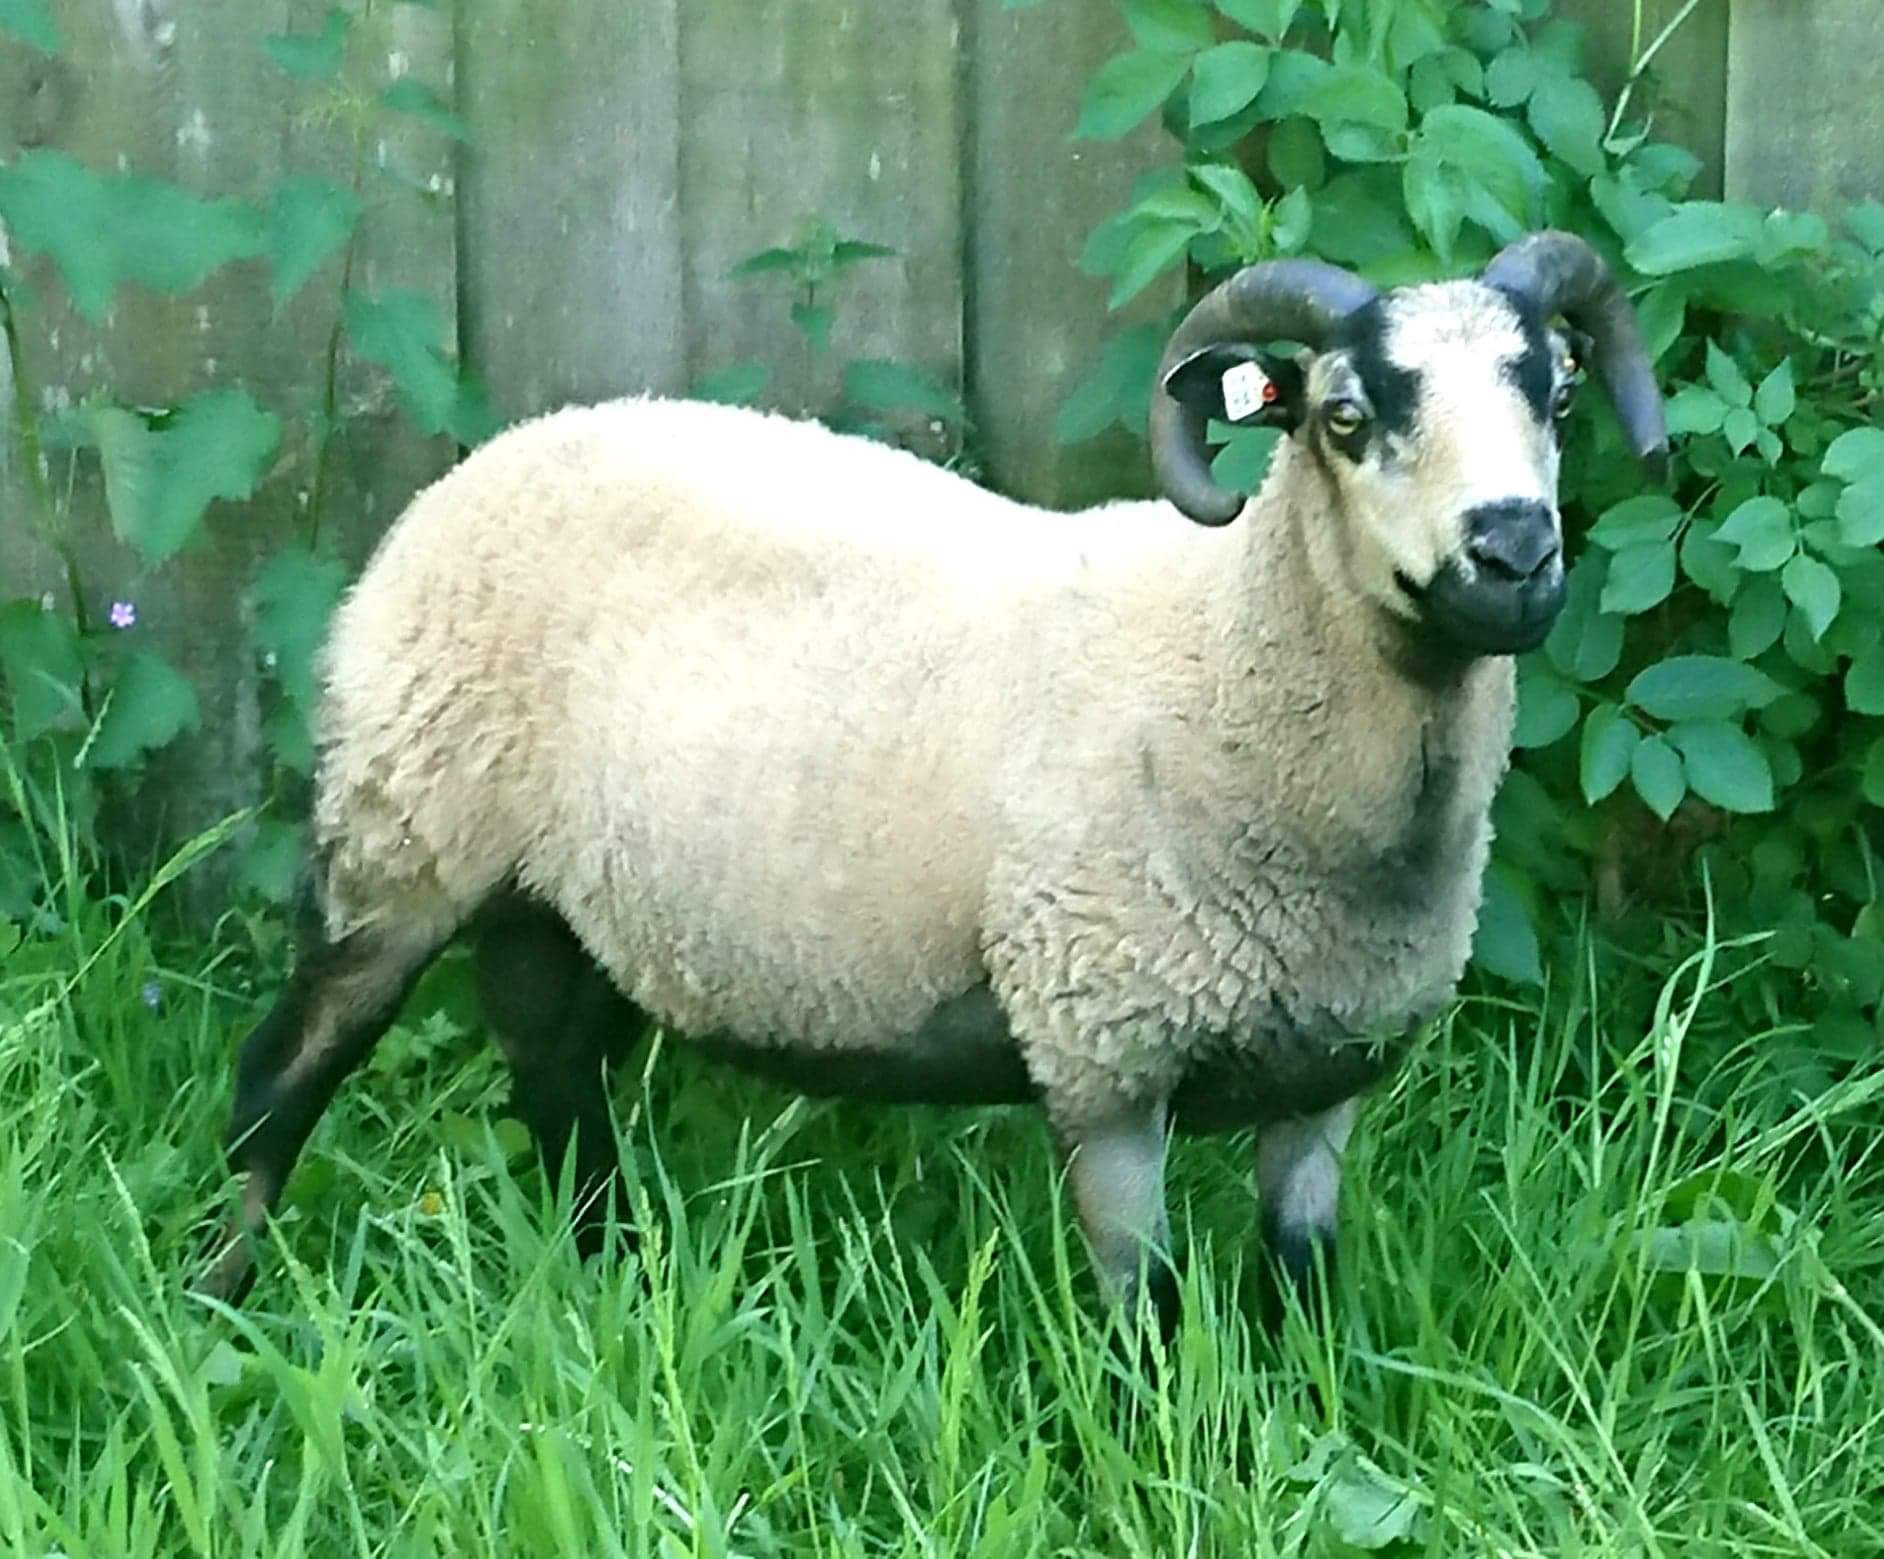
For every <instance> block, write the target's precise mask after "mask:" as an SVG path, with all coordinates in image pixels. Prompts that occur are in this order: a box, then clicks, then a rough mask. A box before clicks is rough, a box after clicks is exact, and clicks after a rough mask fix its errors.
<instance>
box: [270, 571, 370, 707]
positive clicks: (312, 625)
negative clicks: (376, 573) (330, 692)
mask: <svg viewBox="0 0 1884 1559" xmlns="http://www.w3.org/2000/svg"><path fill="white" fill-rule="evenodd" d="M346 583H347V568H346V565H345V564H344V563H341V562H338V561H336V560H335V559H333V558H326V557H319V556H316V555H315V554H314V553H311V552H309V551H308V549H307V548H306V547H304V546H302V545H301V544H300V543H298V542H294V543H290V544H289V545H288V546H286V547H284V548H283V549H282V550H281V551H280V552H278V553H276V554H275V556H274V557H272V558H271V559H269V561H268V564H267V566H266V567H265V568H263V570H262V572H261V573H260V574H259V575H258V576H257V577H256V580H255V588H254V589H253V590H252V591H251V592H250V595H249V602H250V605H251V607H252V609H253V611H254V614H255V647H256V648H257V649H258V650H259V651H261V652H262V654H263V655H264V656H265V657H270V658H271V659H270V670H272V671H273V673H274V676H275V680H276V681H277V682H279V683H280V684H281V688H282V691H283V692H284V693H286V694H287V695H288V697H289V698H291V699H293V700H294V702H295V703H296V704H298V705H299V706H300V707H301V708H302V709H304V710H311V709H313V707H314V703H315V694H316V688H315V682H314V661H315V656H316V654H317V653H318V651H319V649H320V646H321V641H322V639H324V638H325V637H326V634H327V620H328V618H329V617H331V616H332V615H333V610H334V607H335V605H336V604H337V603H338V602H339V600H340V593H341V591H342V590H344V589H345V588H346Z"/></svg>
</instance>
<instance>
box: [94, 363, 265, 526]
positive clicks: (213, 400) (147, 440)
mask: <svg viewBox="0 0 1884 1559" xmlns="http://www.w3.org/2000/svg"><path fill="white" fill-rule="evenodd" d="M83 421H84V425H85V428H86V431H87V433H88V435H89V437H90V441H91V442H92V443H93V444H94V445H95V446H96V447H97V449H98V454H99V460H100V463H101V464H102V465H103V467H104V473H105V500H106V504H107V506H108V507H109V509H110V511H111V524H112V528H113V529H114V530H115V531H116V532H117V533H118V535H119V537H120V538H122V539H123V540H124V541H127V542H129V543H130V544H131V545H132V546H133V547H135V548H136V549H137V551H138V554H139V556H141V557H142V558H143V559H144V561H145V562H147V563H161V562H162V561H163V560H164V559H165V558H168V557H170V556H172V555H173V554H174V553H176V552H178V551H179V550H181V549H182V548H183V547H184V546H186V545H187V544H188V543H189V541H190V539H191V538H192V537H193V536H194V535H195V534H196V530H197V527H198V526H199V525H200V524H201V523H202V520H203V515H204V512H205V511H206V510H207V509H208V507H209V505H210V504H211V503H212V502H214V501H215V500H216V499H218V498H223V499H229V500H232V501H234V500H240V499H243V498H247V497H249V496H251V495H252V494H253V493H254V491H255V488H256V484H257V483H259V482H260V481H261V479H262V475H263V473H264V472H265V471H266V470H267V469H268V461H269V457H270V456H272V455H273V454H274V452H275V446H276V445H277V444H278V443H279V442H280V440H281V420H280V418H278V417H276V416H275V414H274V413H273V412H270V411H265V410H263V408H261V407H260V406H258V405H256V404H255V402H254V401H253V400H251V399H250V398H249V395H248V393H247V392H246V391H244V390H211V391H207V392H206V393H204V394H202V395H198V396H195V397H193V398H192V399H190V400H188V401H186V402H185V403H184V404H183V405H182V406H181V407H179V408H178V409H177V412H176V414H175V415H174V416H173V417H171V418H169V419H168V421H167V422H166V423H165V425H164V426H162V427H160V428H159V427H151V426H149V425H148V424H147V423H146V422H145V421H144V419H143V418H142V417H140V416H138V415H137V414H136V413H135V412H130V411H126V410H124V409H123V408H121V407H117V406H100V407H94V408H93V409H92V410H90V411H89V412H87V413H85V414H84V418H83Z"/></svg>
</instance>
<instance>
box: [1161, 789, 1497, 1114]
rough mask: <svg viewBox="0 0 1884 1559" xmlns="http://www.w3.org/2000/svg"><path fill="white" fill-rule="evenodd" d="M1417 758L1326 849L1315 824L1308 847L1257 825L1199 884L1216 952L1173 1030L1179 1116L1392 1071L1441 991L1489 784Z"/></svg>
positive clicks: (1331, 1099)
mask: <svg viewBox="0 0 1884 1559" xmlns="http://www.w3.org/2000/svg"><path fill="white" fill-rule="evenodd" d="M1418 762H1419V768H1418V771H1417V776H1416V778H1415V779H1414V782H1413V783H1412V784H1410V785H1409V787H1408V789H1407V792H1406V795H1405V799H1404V801H1403V803H1402V804H1401V805H1400V806H1398V807H1395V808H1393V809H1392V811H1391V813H1389V814H1387V815H1385V816H1383V817H1380V818H1378V819H1375V820H1374V822H1375V824H1376V826H1375V827H1374V828H1373V829H1372V830H1371V831H1369V830H1368V829H1365V828H1363V829H1360V830H1357V831H1356V832H1355V833H1354V835H1353V836H1352V837H1351V838H1349V839H1347V840H1344V841H1342V847H1341V848H1340V849H1338V850H1331V849H1330V847H1329V845H1328V844H1327V842H1326V839H1325V837H1324V839H1322V840H1320V841H1317V846H1316V847H1311V846H1309V845H1308V844H1306V843H1304V842H1301V841H1300V840H1298V839H1294V838H1291V837H1290V836H1288V835H1287V834H1285V833H1282V832H1280V831H1276V832H1266V831H1264V830H1262V829H1260V828H1258V829H1253V830H1251V831H1250V837H1249V838H1248V840H1247V842H1246V843H1244V844H1243V845H1242V846H1241V847H1240V848H1239V849H1238V850H1237V851H1235V852H1232V855H1231V857H1230V860H1229V864H1228V867H1227V869H1225V870H1223V871H1221V872H1219V873H1216V874H1211V879H1207V880H1206V884H1205V885H1204V886H1203V887H1202V889H1201V891H1199V892H1198V894H1197V897H1196V899H1195V900H1194V902H1195V903H1196V904H1197V910H1196V912H1195V913H1196V916H1197V917H1198V919H1199V920H1201V921H1202V922H1204V923H1205V924H1206V928H1207V934H1208V936H1209V940H1210V942H1211V944H1212V946H1213V947H1214V949H1215V950H1216V951H1217V953H1218V955H1219V957H1220V959H1221V966H1220V970H1219V972H1218V975H1217V978H1216V980H1215V983H1214V984H1213V985H1212V986H1210V987H1208V988H1206V989H1205V990H1203V991H1202V992H1200V993H1199V994H1198V995H1197V996H1196V997H1194V998H1193V999H1192V1001H1191V1002H1190V1015H1191V1018H1192V1024H1191V1026H1190V1027H1189V1029H1188V1030H1187V1031H1186V1032H1185V1033H1184V1034H1183V1035H1182V1037H1181V1038H1180V1040H1179V1047H1178V1048H1179V1049H1180V1050H1181V1052H1182V1055H1183V1062H1182V1065H1181V1071H1180V1072H1179V1074H1178V1076H1177V1077H1176V1078H1175V1080H1174V1086H1173V1089H1172V1094H1171V1108H1172V1113H1173V1116H1174V1119H1175V1120H1176V1122H1177V1124H1178V1125H1179V1126H1181V1127H1183V1128H1185V1129H1187V1130H1194V1131H1216V1130H1231V1129H1236V1128H1239V1127H1242V1126H1248V1125H1258V1124H1261V1123H1262V1122H1264V1121H1266V1120H1274V1119H1280V1118H1284V1117H1290V1116H1300V1115H1309V1114H1314V1113H1317V1112H1319V1111H1321V1110H1324V1109H1327V1108H1329V1107H1331V1106H1332V1105H1334V1104H1337V1103H1339V1102H1340V1101H1341V1100H1342V1099H1345V1098H1348V1097H1350V1096H1351V1095H1353V1094H1356V1093H1359V1092H1361V1091H1362V1090H1364V1089H1366V1088H1368V1087H1370V1086H1372V1085H1373V1084H1374V1083H1376V1082H1378V1081H1379V1080H1380V1079H1381V1078H1382V1077H1384V1076H1385V1075H1386V1074H1387V1073H1389V1072H1390V1071H1391V1070H1392V1069H1393V1067H1394V1066H1395V1065H1396V1064H1397V1062H1398V1060H1399V1059H1400V1057H1401V1055H1402V1054H1403V1052H1404V1048H1405V1047H1404V1040H1405V1037H1406V1036H1407V1034H1408V1033H1409V1032H1410V1031H1411V1030H1412V1029H1413V1028H1414V1027H1416V1026H1417V1025H1418V1024H1420V1023H1421V1022H1423V1021H1425V1020H1426V1019H1428V1018H1429V1017H1431V1016H1432V1015H1433V1014H1434V1013H1435V1012H1436V1011H1438V1010H1439V1009H1440V1008H1441V1007H1442V1006H1443V1005H1444V1003H1445V1002H1446V1000H1447V999H1448V998H1449V996H1450V994H1451V992H1452V990H1453V988H1454V986H1455V985H1456V983H1457V981H1458V978H1459V976H1460V974H1461V972H1462V971H1463V968H1464V964H1465V960H1466V957H1467V955H1468V952H1469V944H1470V936H1471V928H1472V924H1473V919H1474V915H1473V910H1474V905H1475V903H1476V899H1477V892H1478V882H1479V878H1480V875H1481V873H1482V871H1483V868H1484V858H1485V849H1486V843H1487V833H1488V830H1487V827H1486V821H1485V803H1486V799H1487V789H1486V786H1485V784H1484V783H1483V781H1482V780H1481V778H1480V777H1479V776H1477V775H1475V774H1472V773H1470V772H1468V771H1465V770H1462V768H1461V766H1460V765H1459V764H1458V763H1457V762H1456V761H1455V760H1453V759H1452V758H1450V757H1449V756H1446V755H1445V754H1444V753H1443V752H1433V751H1428V752H1425V753H1423V754H1421V755H1420V757H1419V760H1418ZM1200 875H1202V874H1192V876H1191V882H1192V885H1193V886H1194V887H1196V886H1198V884H1199V876H1200ZM1212 879H1214V880H1212Z"/></svg>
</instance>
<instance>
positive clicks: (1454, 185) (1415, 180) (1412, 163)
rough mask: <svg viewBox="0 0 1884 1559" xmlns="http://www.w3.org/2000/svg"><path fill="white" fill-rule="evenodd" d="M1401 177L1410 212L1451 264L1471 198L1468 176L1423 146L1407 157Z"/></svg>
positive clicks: (1439, 254)
mask: <svg viewBox="0 0 1884 1559" xmlns="http://www.w3.org/2000/svg"><path fill="white" fill-rule="evenodd" d="M1401 179H1402V189H1403V193H1404V198H1405V200H1406V213H1407V215H1408V216H1409V217H1411V218H1412V219H1413V225H1414V226H1415V227H1417V228H1418V229H1419V230H1420V231H1421V232H1422V233H1424V234H1425V235H1426V241H1427V242H1428V243H1430V244H1431V245H1432V246H1433V253H1435V254H1436V255H1438V256H1439V259H1440V263H1441V264H1444V265H1450V264H1451V263H1452V251H1453V246H1454V245H1455V244H1456V243H1457V242H1458V241H1459V229H1460V228H1461V227H1462V226H1463V225H1464V223H1465V209H1466V205H1467V202H1468V201H1469V199H1470V197H1471V191H1470V188H1469V186H1468V185H1467V183H1466V179H1465V175H1464V174H1462V173H1460V172H1459V171H1458V170H1457V169H1456V168H1449V167H1447V166H1446V165H1445V163H1444V162H1442V161H1441V160H1440V159H1439V157H1438V156H1437V155H1435V154H1434V153H1433V152H1432V151H1431V150H1429V149H1428V148H1426V147H1419V148H1417V149H1415V151H1414V153H1413V155H1412V156H1411V157H1409V158H1407V160H1406V166H1405V167H1404V168H1403V169H1402V170H1401Z"/></svg>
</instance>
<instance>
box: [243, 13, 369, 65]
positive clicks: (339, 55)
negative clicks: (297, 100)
mask: <svg viewBox="0 0 1884 1559" xmlns="http://www.w3.org/2000/svg"><path fill="white" fill-rule="evenodd" d="M347 27H348V17H347V13H346V12H345V11H343V10H342V9H341V8H340V7H339V6H337V5H333V6H329V7H328V8H327V20H326V21H325V22H324V23H323V24H322V26H321V30H320V31H319V32H318V33H276V34H275V35H273V36H272V37H268V38H264V39H263V40H262V47H263V48H264V49H266V50H267V51H268V57H269V58H270V59H271V60H273V61H274V62H275V63H276V64H277V65H279V66H280V67H281V68H282V69H283V70H285V71H286V72H287V73H288V74H289V75H290V76H293V77H294V78H295V79H296V80H297V81H331V80H333V78H334V77H335V76H337V75H339V74H340V67H341V66H342V65H343V64H344V63H345V62H346V57H347Z"/></svg>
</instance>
